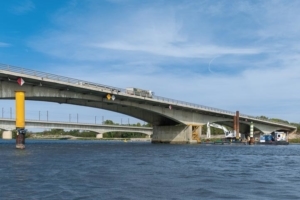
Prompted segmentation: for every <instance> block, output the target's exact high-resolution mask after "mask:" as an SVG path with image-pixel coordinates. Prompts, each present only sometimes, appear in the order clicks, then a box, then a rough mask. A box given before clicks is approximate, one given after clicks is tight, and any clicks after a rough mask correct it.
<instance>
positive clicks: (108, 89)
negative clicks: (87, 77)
mask: <svg viewBox="0 0 300 200" xmlns="http://www.w3.org/2000/svg"><path fill="white" fill-rule="evenodd" d="M19 78H22V79H23V80H24V81H25V84H24V85H22V86H21V85H19V84H17V80H18V79H19ZM15 91H24V92H25V93H26V100H35V101H47V102H57V103H60V104H73V105H81V106H88V107H94V108H100V109H105V110H109V111H114V112H118V113H122V114H125V115H129V116H132V117H135V118H138V119H141V120H143V121H146V122H148V123H151V124H152V125H153V135H152V142H167V143H195V142H199V141H200V139H199V138H200V135H201V131H202V126H203V125H205V124H206V123H207V122H214V123H218V124H222V125H227V126H229V127H233V124H234V123H233V121H234V117H235V115H236V114H235V112H231V111H226V110H221V109H216V108H211V107H207V106H202V105H197V104H193V103H188V102H183V101H179V100H173V99H169V98H165V97H160V96H155V95H152V94H151V93H148V94H147V93H145V92H144V91H139V90H137V91H136V90H128V89H123V88H117V87H112V86H107V85H102V84H98V83H92V82H88V81H84V80H79V79H73V78H68V77H64V76H59V75H54V74H49V73H44V72H39V71H34V70H30V69H24V68H20V67H15V66H10V65H4V64H0V99H14V98H15ZM238 119H239V120H238V121H239V122H238V125H239V127H240V129H239V132H240V133H249V131H250V123H251V122H253V123H254V130H256V131H261V132H263V133H271V132H273V131H276V130H284V131H286V132H294V131H296V127H295V126H292V125H290V124H283V123H276V122H272V121H268V120H262V119H259V118H257V117H253V116H249V115H245V114H240V115H239V117H238Z"/></svg>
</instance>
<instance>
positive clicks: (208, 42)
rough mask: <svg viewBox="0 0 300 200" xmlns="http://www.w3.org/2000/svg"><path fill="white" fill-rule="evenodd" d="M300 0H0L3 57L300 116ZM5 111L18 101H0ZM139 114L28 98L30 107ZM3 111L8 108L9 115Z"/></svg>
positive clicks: (243, 108) (34, 110)
mask: <svg viewBox="0 0 300 200" xmlns="http://www.w3.org/2000/svg"><path fill="white" fill-rule="evenodd" d="M299 8H300V1H296V0H285V1H284V0H282V1H280V0H268V1H263V0H261V1H260V0H249V1H247V0H245V1H239V0H231V1H227V0H214V1H210V0H199V1H194V0H173V1H163V0H152V1H147V0H69V1H68V0H65V1H61V0H43V1H42V0H22V1H21V0H10V1H1V2H0V30H1V31H0V63H2V64H8V65H13V66H18V67H23V68H28V69H32V70H37V71H42V72H47V73H53V74H57V75H62V76H66V77H71V78H77V79H81V80H86V81H91V82H96V83H100V84H105V85H110V86H115V87H120V88H126V87H137V88H142V89H147V90H151V91H154V92H155V94H156V95H157V96H162V97H168V98H171V99H176V100H182V101H187V102H191V103H196V104H200V105H204V106H210V107H214V108H219V109H223V110H228V111H233V112H234V111H237V110H239V111H240V113H243V114H247V115H252V116H261V115H263V116H267V117H269V118H279V119H284V120H287V121H290V122H296V123H299V122H300V119H299V113H300V95H299V91H300V90H299V89H300V86H299V83H298V82H299V80H300V67H299V64H300V37H299V35H300V24H299V21H300V12H299ZM0 102H1V106H0V107H2V115H4V117H8V115H9V113H10V108H11V107H12V109H13V108H14V102H13V101H7V100H1V101H0ZM47 111H48V117H49V118H50V119H51V120H58V119H60V117H62V116H63V117H64V119H65V120H66V121H69V120H70V121H74V120H75V119H76V120H77V114H78V115H79V118H80V120H79V121H82V120H86V122H91V123H93V122H94V121H95V118H96V121H97V122H98V120H99V121H101V120H102V118H104V119H112V120H114V121H115V122H116V123H120V122H121V121H122V122H123V123H124V122H127V123H128V120H129V121H130V120H131V121H130V122H136V121H139V120H137V119H134V118H131V117H128V116H125V115H120V114H117V113H113V112H108V111H105V110H99V109H92V108H86V107H80V106H71V105H61V104H55V103H45V102H28V101H27V102H26V116H27V117H28V118H36V119H37V118H39V113H40V118H42V119H46V116H47V114H46V113H47ZM3 113H4V114H3Z"/></svg>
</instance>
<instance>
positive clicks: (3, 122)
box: [0, 118, 153, 136]
mask: <svg viewBox="0 0 300 200" xmlns="http://www.w3.org/2000/svg"><path fill="white" fill-rule="evenodd" d="M26 128H50V129H71V130H86V131H93V132H96V133H99V134H103V133H107V132H134V133H144V134H146V135H149V136H150V135H152V133H153V130H152V127H142V126H121V125H106V124H84V123H72V122H54V121H40V120H26ZM0 129H3V130H14V129H16V120H15V119H3V118H2V119H1V118H0Z"/></svg>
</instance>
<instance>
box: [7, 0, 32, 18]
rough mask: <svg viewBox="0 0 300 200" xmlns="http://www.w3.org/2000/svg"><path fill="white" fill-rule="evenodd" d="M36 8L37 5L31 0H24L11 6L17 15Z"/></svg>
mask: <svg viewBox="0 0 300 200" xmlns="http://www.w3.org/2000/svg"><path fill="white" fill-rule="evenodd" d="M34 9H35V5H34V3H33V2H32V1H30V0H24V1H22V2H20V3H19V4H17V5H14V6H13V7H12V8H11V12H12V13H14V14H16V15H22V14H25V13H27V12H30V11H32V10H34Z"/></svg>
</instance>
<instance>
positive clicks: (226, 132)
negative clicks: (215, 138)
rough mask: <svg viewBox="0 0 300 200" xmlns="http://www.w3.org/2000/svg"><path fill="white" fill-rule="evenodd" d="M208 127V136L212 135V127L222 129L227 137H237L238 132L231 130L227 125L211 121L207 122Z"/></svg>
mask: <svg viewBox="0 0 300 200" xmlns="http://www.w3.org/2000/svg"><path fill="white" fill-rule="evenodd" d="M206 126H207V129H206V137H207V138H210V137H211V131H210V127H214V128H218V129H222V130H223V131H224V135H225V139H235V138H236V133H234V132H231V131H229V130H228V129H227V128H226V127H225V126H222V125H219V124H216V123H209V122H207V124H206Z"/></svg>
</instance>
